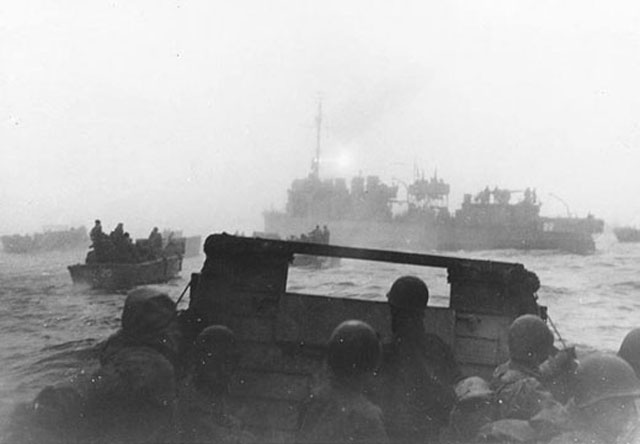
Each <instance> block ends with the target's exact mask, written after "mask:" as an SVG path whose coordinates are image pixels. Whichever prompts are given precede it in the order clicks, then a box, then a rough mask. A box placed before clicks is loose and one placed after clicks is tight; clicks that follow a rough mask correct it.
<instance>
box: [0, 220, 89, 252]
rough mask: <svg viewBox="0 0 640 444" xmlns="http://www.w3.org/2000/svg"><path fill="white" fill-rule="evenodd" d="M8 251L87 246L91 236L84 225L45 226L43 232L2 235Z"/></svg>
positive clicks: (4, 246) (56, 249)
mask: <svg viewBox="0 0 640 444" xmlns="http://www.w3.org/2000/svg"><path fill="white" fill-rule="evenodd" d="M0 239H1V240H2V247H3V248H4V251H5V252H7V253H16V254H34V253H44V252H47V251H59V250H73V249H77V248H87V246H88V245H89V236H88V235H87V229H86V228H85V227H84V226H81V227H78V228H68V229H67V228H61V227H45V229H44V230H43V232H42V233H34V234H27V235H20V234H13V235H7V236H2V237H1V238H0Z"/></svg>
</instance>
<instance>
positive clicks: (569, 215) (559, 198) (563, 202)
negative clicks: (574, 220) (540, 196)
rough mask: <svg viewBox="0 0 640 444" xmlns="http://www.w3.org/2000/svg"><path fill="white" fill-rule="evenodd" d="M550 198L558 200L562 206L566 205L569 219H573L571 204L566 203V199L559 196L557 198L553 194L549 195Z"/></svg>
mask: <svg viewBox="0 0 640 444" xmlns="http://www.w3.org/2000/svg"><path fill="white" fill-rule="evenodd" d="M549 196H550V197H553V198H554V199H557V200H558V202H560V203H561V204H562V205H564V208H565V210H567V217H572V214H571V210H570V209H569V204H568V203H567V202H565V200H564V199H562V198H561V197H559V196H556V195H555V194H553V193H549Z"/></svg>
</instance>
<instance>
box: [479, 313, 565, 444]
mask: <svg viewBox="0 0 640 444" xmlns="http://www.w3.org/2000/svg"><path fill="white" fill-rule="evenodd" d="M507 340H508V345H509V361H507V362H506V363H504V364H502V365H500V366H498V367H497V368H496V370H495V372H494V374H493V379H492V381H491V388H492V389H493V390H494V391H495V392H496V399H497V402H498V406H499V409H498V419H516V420H524V421H530V420H532V418H534V417H536V420H535V421H534V423H532V425H534V426H535V428H537V429H538V430H539V432H540V433H541V434H543V435H544V436H545V437H549V435H553V434H556V433H559V432H560V431H562V430H563V428H564V427H565V425H566V423H567V421H568V417H567V413H566V410H565V409H564V407H563V406H562V405H561V404H560V403H559V402H558V401H557V400H556V399H554V397H553V395H552V393H551V392H550V391H549V388H548V386H547V385H546V384H545V382H546V381H550V380H553V379H554V378H556V377H557V376H558V375H560V374H564V373H570V372H572V371H573V370H574V369H575V361H574V360H573V356H572V354H571V352H570V351H561V352H559V353H557V354H556V356H555V357H554V358H553V359H550V360H548V358H549V356H550V355H551V354H552V353H554V352H555V348H554V346H553V334H552V333H551V331H550V330H549V328H548V327H547V325H546V324H545V323H544V321H543V320H542V319H540V318H539V317H538V316H534V315H523V316H520V317H519V318H517V319H516V320H515V321H513V323H512V324H511V326H510V327H509V333H508V339H507ZM545 361H546V362H545ZM543 363H545V364H544V365H542V364H543ZM541 365H542V367H543V368H544V371H543V370H541Z"/></svg>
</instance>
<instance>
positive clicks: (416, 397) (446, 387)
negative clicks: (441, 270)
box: [376, 276, 460, 443]
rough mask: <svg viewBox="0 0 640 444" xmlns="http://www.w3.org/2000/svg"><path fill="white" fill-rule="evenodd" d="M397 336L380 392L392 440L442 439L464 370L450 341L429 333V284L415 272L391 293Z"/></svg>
mask: <svg viewBox="0 0 640 444" xmlns="http://www.w3.org/2000/svg"><path fill="white" fill-rule="evenodd" d="M387 299H388V301H389V309H390V312H391V330H392V333H393V342H392V343H391V344H389V346H388V347H386V349H385V353H384V361H383V365H382V369H381V375H380V376H381V377H380V378H379V379H380V384H379V386H380V389H379V391H378V393H376V394H377V396H379V402H380V404H381V406H382V409H383V412H384V415H385V424H386V427H387V432H388V433H389V438H390V439H391V441H392V442H398V443H412V442H425V441H437V439H438V436H439V434H440V430H441V429H442V428H443V427H444V426H446V424H447V423H448V420H449V413H450V411H451V408H452V407H453V405H454V403H455V393H454V391H453V384H454V383H455V382H456V381H457V380H458V379H460V370H459V367H458V365H457V363H456V362H455V360H454V357H453V353H452V351H451V349H450V348H449V346H448V345H447V344H446V343H445V342H444V341H443V340H442V339H440V338H439V337H438V336H436V335H434V334H428V333H427V332H426V330H425V325H424V312H425V309H426V307H427V302H428V300H429V290H428V288H427V285H426V284H425V283H424V281H422V280H421V279H420V278H417V277H415V276H403V277H400V278H399V279H397V280H396V281H395V282H394V283H393V285H392V286H391V289H390V290H389V293H388V294H387Z"/></svg>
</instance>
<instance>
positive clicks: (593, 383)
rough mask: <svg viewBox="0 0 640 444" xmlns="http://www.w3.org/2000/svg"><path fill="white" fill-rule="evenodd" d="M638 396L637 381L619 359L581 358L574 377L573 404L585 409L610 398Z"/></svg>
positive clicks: (639, 385) (604, 356) (603, 356)
mask: <svg viewBox="0 0 640 444" xmlns="http://www.w3.org/2000/svg"><path fill="white" fill-rule="evenodd" d="M637 397H640V381H639V380H638V378H637V377H636V374H635V372H634V371H633V369H632V368H631V366H630V365H629V364H628V363H627V362H626V361H625V360H624V359H622V358H620V357H618V356H615V355H610V354H604V353H594V354H592V355H589V356H587V357H586V358H584V359H583V360H582V361H581V362H580V365H579V366H578V369H577V370H576V376H575V403H576V406H577V407H580V408H582V407H587V406H590V405H592V404H595V403H596V402H598V401H602V400H604V399H612V398H637Z"/></svg>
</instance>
